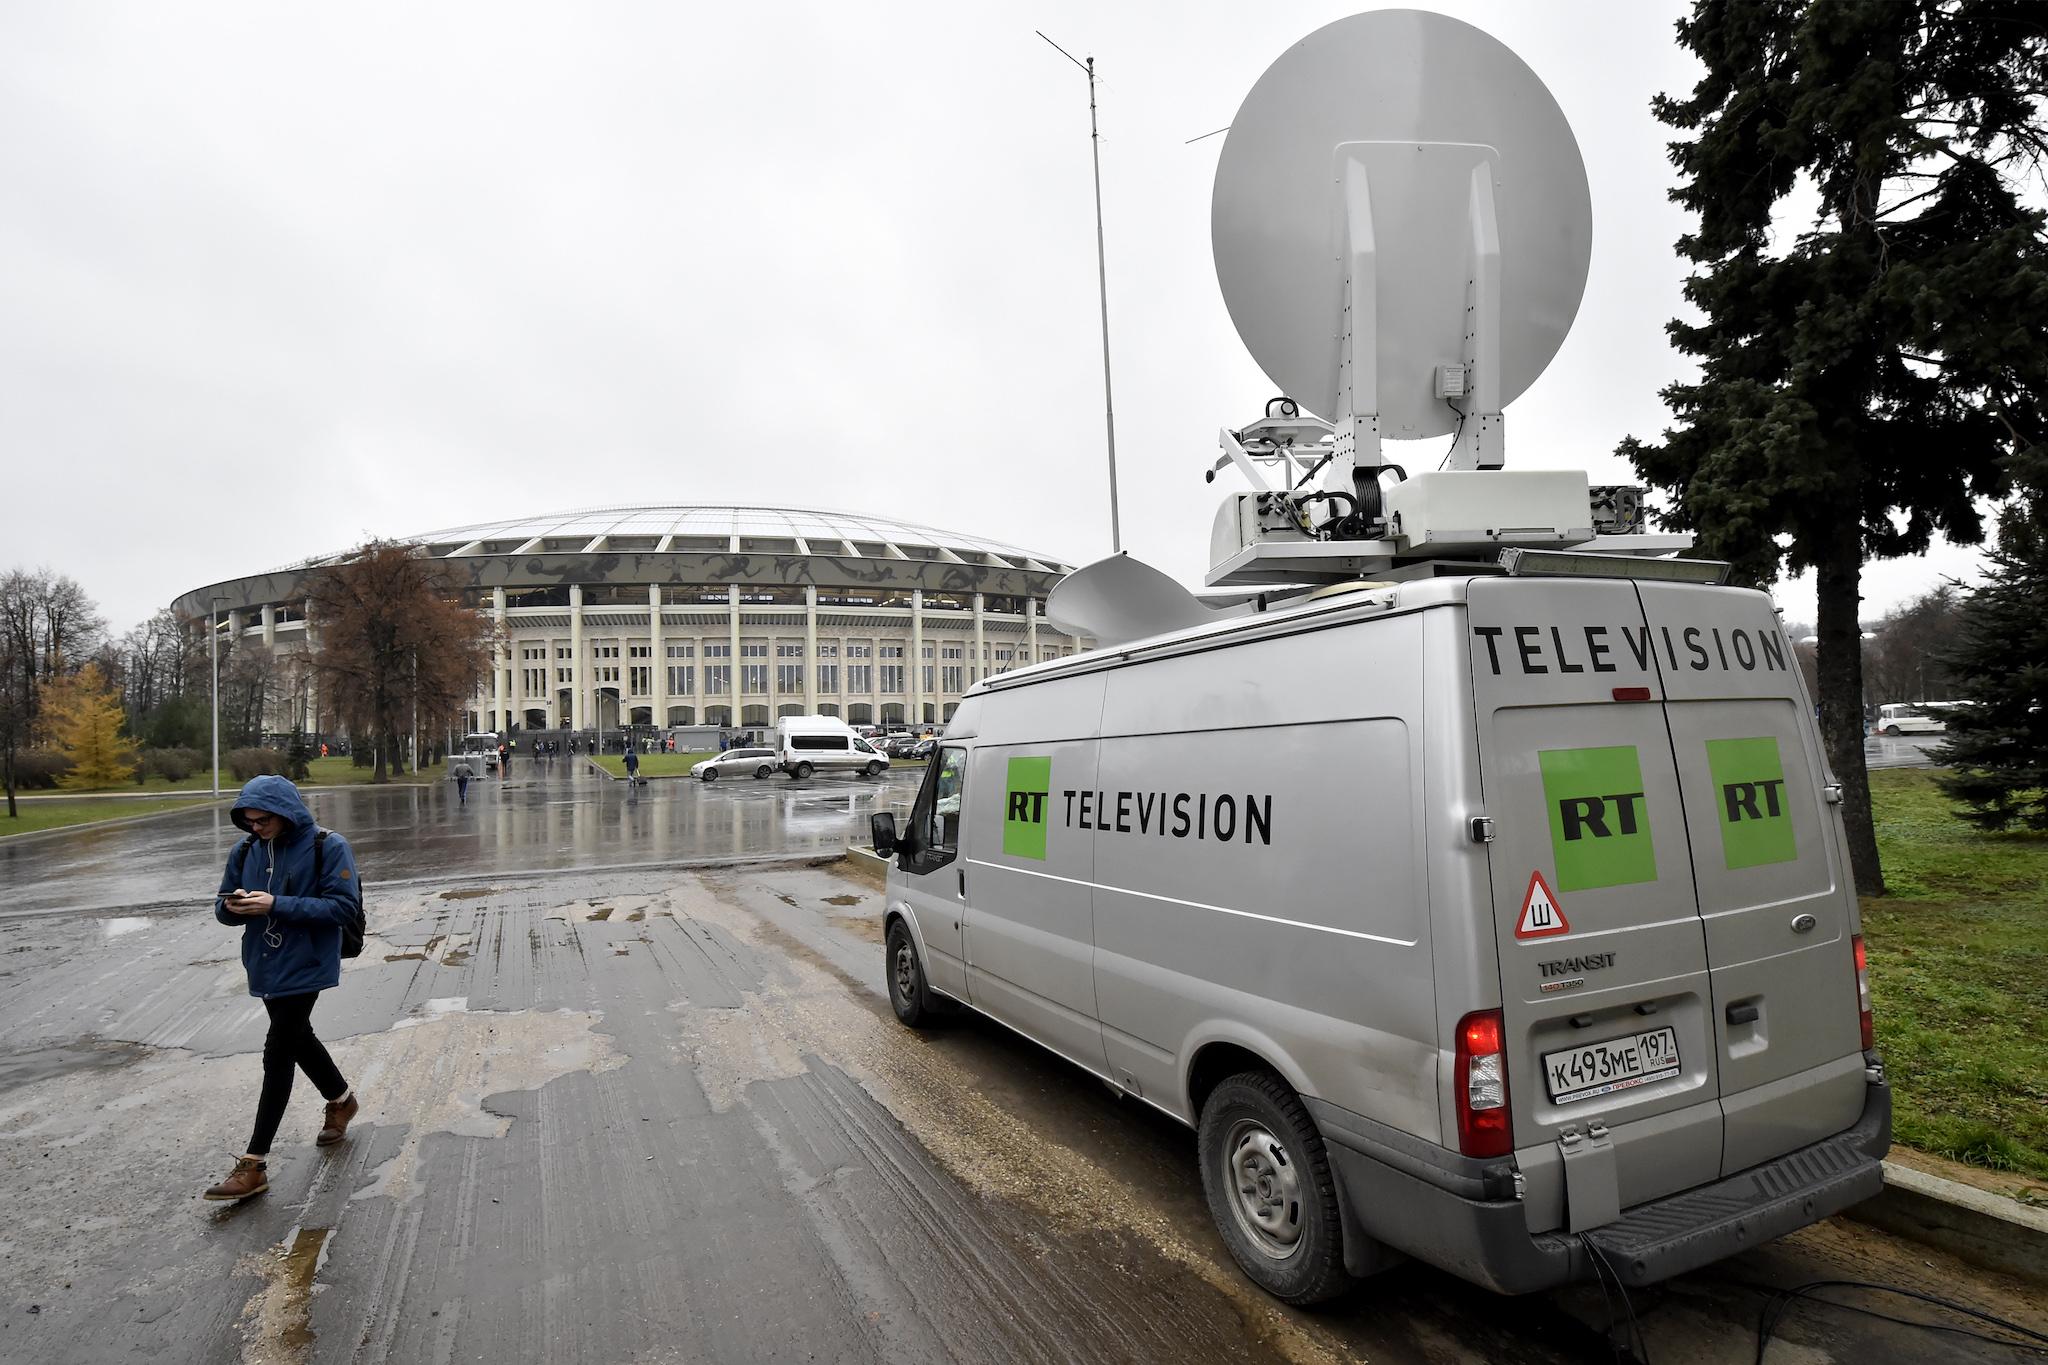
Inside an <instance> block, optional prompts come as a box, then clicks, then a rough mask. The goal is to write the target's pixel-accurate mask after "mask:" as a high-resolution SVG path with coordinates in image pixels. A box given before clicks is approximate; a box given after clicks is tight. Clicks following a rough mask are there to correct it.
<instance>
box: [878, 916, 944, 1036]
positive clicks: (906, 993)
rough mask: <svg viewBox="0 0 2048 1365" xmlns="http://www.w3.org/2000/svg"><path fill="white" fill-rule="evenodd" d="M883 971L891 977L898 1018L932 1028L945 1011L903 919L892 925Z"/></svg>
mask: <svg viewBox="0 0 2048 1365" xmlns="http://www.w3.org/2000/svg"><path fill="white" fill-rule="evenodd" d="M882 971H883V973H884V975H886V976H887V977H888V979H889V1006H890V1008H892V1009H894V1010H895V1011H896V1017H897V1018H898V1019H899V1020H901V1021H902V1022H903V1023H905V1024H907V1025H909V1026H910V1027H911V1028H918V1029H922V1028H930V1027H932V1025H934V1024H935V1023H937V1022H938V1020H939V1016H940V1015H941V1014H942V1013H944V1011H943V1010H942V1009H941V1008H940V1007H939V1003H938V1001H937V999H936V998H934V997H933V995H932V993H931V990H930V988H929V987H927V986H926V985H925V982H924V963H923V962H921V961H919V960H918V956H917V941H916V940H915V939H913V938H912V937H911V936H910V926H909V925H907V924H905V923H904V922H903V921H902V920H900V919H899V920H896V921H894V922H893V923H891V924H890V925H889V937H888V941H887V943H886V944H885V946H884V948H883V957H882Z"/></svg>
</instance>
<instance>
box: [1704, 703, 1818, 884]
mask: <svg viewBox="0 0 2048 1365" xmlns="http://www.w3.org/2000/svg"><path fill="white" fill-rule="evenodd" d="M1707 768H1708V770H1709V771H1710V772H1712V773H1713V775H1714V797H1715V806H1716V808H1717V809H1718V810H1719V811H1720V813H1721V853H1722V856H1723V857H1724V858H1726V859H1727V862H1728V866H1729V867H1730V868H1731V869H1732V868H1738V867H1761V866H1763V865H1764V864H1765V863H1789V862H1791V861H1792V860H1793V859H1795V858H1797V857H1798V856H1799V842H1798V840H1797V839H1796V838H1794V837H1793V834H1792V808H1791V806H1790V805H1789V804H1787V802H1786V800H1785V764H1784V761H1783V760H1782V759H1781V758H1780V757H1779V755H1778V741H1777V740H1775V739H1772V738H1770V737H1769V736H1765V737H1764V738H1762V739H1710V740H1708V741H1707Z"/></svg>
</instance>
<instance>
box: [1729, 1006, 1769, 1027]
mask: <svg viewBox="0 0 2048 1365" xmlns="http://www.w3.org/2000/svg"><path fill="white" fill-rule="evenodd" d="M1762 1016H1763V1011H1762V1010H1760V1009H1758V1008H1757V1007H1756V1006H1755V1005H1754V1004H1747V1005H1730V1006H1729V1007H1728V1022H1729V1023H1731V1024H1754V1023H1755V1022H1756V1021H1757V1020H1758V1019H1759V1018H1761V1017H1762Z"/></svg>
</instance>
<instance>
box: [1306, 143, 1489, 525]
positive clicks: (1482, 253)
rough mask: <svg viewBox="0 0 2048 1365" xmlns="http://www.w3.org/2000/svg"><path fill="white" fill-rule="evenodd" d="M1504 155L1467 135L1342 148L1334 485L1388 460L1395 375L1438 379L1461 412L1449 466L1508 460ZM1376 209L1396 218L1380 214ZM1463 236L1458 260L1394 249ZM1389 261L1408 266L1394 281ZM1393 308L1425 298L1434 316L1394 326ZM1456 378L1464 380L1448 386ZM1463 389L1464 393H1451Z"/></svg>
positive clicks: (1443, 394) (1428, 382)
mask: <svg viewBox="0 0 2048 1365" xmlns="http://www.w3.org/2000/svg"><path fill="white" fill-rule="evenodd" d="M1498 155H1499V154H1498V153H1497V152H1495V151H1494V149H1493V148H1491V147H1487V146H1482V145H1480V144H1477V143H1464V142H1346V143H1341V144H1339V145H1338V146H1337V148H1336V154H1335V162H1336V165H1335V168H1334V169H1335V171H1336V174H1335V176H1334V177H1333V182H1334V187H1335V190H1336V194H1335V196H1334V198H1335V204H1334V209H1335V212H1334V215H1333V216H1334V218H1335V220H1336V221H1335V223H1334V227H1335V235H1336V239H1337V243H1338V247H1339V255H1340V257H1341V259H1342V261H1343V263H1344V287H1343V291H1342V297H1341V299H1340V301H1339V306H1338V312H1339V317H1338V320H1337V321H1338V329H1337V330H1338V335H1339V337H1340V338H1341V340H1340V345H1339V348H1338V381H1337V394H1338V409H1339V410H1338V413H1337V422H1336V426H1337V458H1336V459H1335V460H1334V461H1333V462H1332V466H1333V467H1332V469H1331V478H1330V482H1329V484H1328V486H1330V487H1333V488H1343V489H1346V490H1347V491H1348V490H1349V488H1350V487H1351V486H1352V484H1353V471H1354V470H1356V471H1359V472H1360V473H1364V472H1366V471H1373V470H1377V469H1379V468H1380V467H1381V465H1382V464H1384V460H1383V459H1382V458H1381V453H1380V442H1381V440H1382V438H1383V437H1387V438H1394V439H1399V438H1400V437H1401V435H1402V433H1401V432H1399V431H1383V430H1382V428H1381V423H1380V387H1381V384H1382V382H1383V381H1384V382H1386V383H1389V384H1401V385H1425V386H1430V388H1431V390H1432V392H1433V394H1434V396H1435V398H1436V399H1437V401H1440V402H1443V403H1446V404H1447V405H1449V406H1450V408H1451V409H1452V410H1453V411H1455V412H1458V413H1459V414H1460V415H1459V419H1458V428H1457V435H1456V437H1455V438H1454V440H1453V442H1452V445H1451V451H1450V455H1449V457H1448V459H1447V461H1446V465H1445V467H1446V468H1450V469H1498V468H1500V467H1501V465H1502V464H1503V463H1504V462H1505V455H1504V449H1503V442H1504V434H1505V433H1504V431H1503V424H1502V418H1501V408H1502V406H1503V404H1502V402H1501V363H1500V342H1501V336H1500V334H1501V246H1500V223H1499V218H1498V216H1497V214H1496V211H1495V206H1494V185H1495V182H1496V181H1497V179H1498V177H1499V170H1498V166H1497V160H1498ZM1376 212H1377V213H1378V214H1379V215H1384V216H1385V217H1386V219H1387V221H1385V222H1378V223H1376V221H1375V216H1376ZM1396 215H1398V220H1396ZM1461 239H1462V241H1463V242H1464V250H1463V252H1462V253H1459V256H1458V257H1457V258H1454V259H1453V261H1451V262H1450V263H1449V264H1448V265H1447V266H1442V265H1437V264H1436V262H1435V260H1433V259H1424V260H1407V259H1395V257H1394V254H1393V253H1392V252H1390V251H1388V250H1387V249H1386V247H1387V246H1388V245H1390V244H1393V243H1405V244H1408V245H1409V246H1410V247H1411V249H1412V248H1413V247H1414V245H1415V244H1417V243H1420V242H1424V241H1437V242H1442V241H1457V240H1461ZM1397 249H1398V248H1397ZM1402 254H1403V255H1406V254H1409V253H1402ZM1428 254H1429V255H1430V256H1435V255H1436V253H1433V252H1432V253H1428ZM1382 257H1385V258H1386V259H1385V260H1384V261H1383V260H1382ZM1382 264H1384V265H1385V266H1386V267H1387V268H1388V270H1389V271H1390V272H1398V278H1392V277H1390V278H1389V281H1388V287H1387V288H1386V289H1382V287H1381V286H1382V275H1381V266H1382ZM1383 307H1389V308H1391V309H1395V310H1398V311H1399V312H1401V313H1408V312H1411V311H1412V310H1415V309H1416V308H1418V307H1419V308H1420V309H1422V310H1423V311H1424V312H1425V314H1426V315H1428V316H1430V317H1432V318H1433V323H1423V324H1421V325H1417V324H1418V323H1419V322H1420V319H1417V318H1397V319H1396V321H1395V326H1394V327H1393V329H1392V331H1391V332H1383V329H1382V327H1381V310H1382V308H1383ZM1447 377H1449V378H1451V379H1452V381H1453V382H1452V383H1450V384H1446V382H1445V380H1446V378H1447ZM1454 388H1455V389H1460V390H1462V391H1461V392H1457V393H1452V392H1448V390H1450V389H1454Z"/></svg>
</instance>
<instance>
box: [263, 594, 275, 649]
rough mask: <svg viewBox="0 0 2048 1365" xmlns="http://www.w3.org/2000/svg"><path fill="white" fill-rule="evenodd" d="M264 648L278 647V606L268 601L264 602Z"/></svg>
mask: <svg viewBox="0 0 2048 1365" xmlns="http://www.w3.org/2000/svg"><path fill="white" fill-rule="evenodd" d="M263 648H264V649H265V650H266V651H267V650H273V649H276V648H277V608H276V607H274V606H272V605H271V604H270V603H268V602H265V603H264V604H263Z"/></svg>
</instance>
